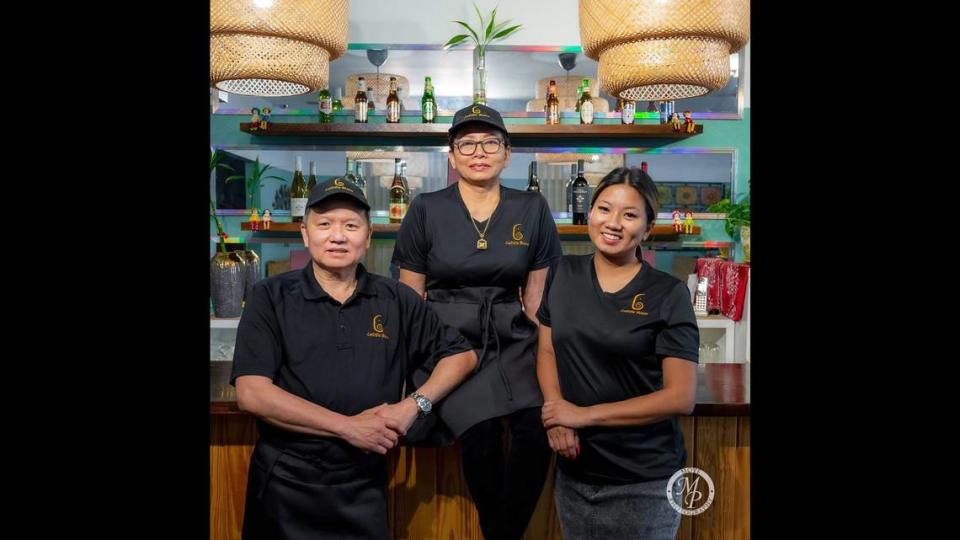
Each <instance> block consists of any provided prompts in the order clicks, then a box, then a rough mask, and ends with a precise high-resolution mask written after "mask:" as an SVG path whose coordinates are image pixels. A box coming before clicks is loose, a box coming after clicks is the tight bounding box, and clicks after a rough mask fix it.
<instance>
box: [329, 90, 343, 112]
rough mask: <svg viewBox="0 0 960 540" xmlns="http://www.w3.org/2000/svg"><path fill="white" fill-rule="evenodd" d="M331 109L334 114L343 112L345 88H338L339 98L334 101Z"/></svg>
mask: <svg viewBox="0 0 960 540" xmlns="http://www.w3.org/2000/svg"><path fill="white" fill-rule="evenodd" d="M330 108H331V109H333V112H340V111H342V110H343V88H337V97H336V98H335V99H334V100H333V103H332V104H331V105H330Z"/></svg>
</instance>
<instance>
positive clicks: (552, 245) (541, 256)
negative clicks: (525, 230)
mask: <svg viewBox="0 0 960 540" xmlns="http://www.w3.org/2000/svg"><path fill="white" fill-rule="evenodd" d="M539 199H540V226H539V229H540V230H539V233H540V234H539V235H538V236H537V239H536V240H537V244H536V247H535V249H534V256H533V263H532V264H531V265H530V270H539V269H541V268H545V267H547V266H549V265H550V263H552V262H554V261H555V260H556V259H558V258H560V256H561V255H563V249H562V248H561V247H560V235H559V234H558V233H557V224H556V222H555V221H553V215H552V214H551V213H550V207H549V206H548V205H547V200H546V199H544V198H543V197H539Z"/></svg>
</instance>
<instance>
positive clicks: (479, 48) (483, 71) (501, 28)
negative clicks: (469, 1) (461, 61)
mask: <svg viewBox="0 0 960 540" xmlns="http://www.w3.org/2000/svg"><path fill="white" fill-rule="evenodd" d="M473 9H474V10H475V11H476V12H477V17H479V18H480V26H479V27H477V29H476V30H475V29H474V28H473V27H472V26H470V25H469V24H467V23H465V22H463V21H451V22H455V23H457V24H459V25H460V26H462V27H464V28H466V29H467V32H469V34H457V35H455V36H453V37H451V38H450V39H449V40H447V42H446V43H444V44H443V50H448V49H450V48H451V47H456V46H457V45H461V44H463V43H465V42H466V41H467V38H470V40H471V41H473V44H474V49H473V102H474V103H480V104H483V105H486V103H487V64H486V53H487V45H490V44H491V43H493V42H495V41H500V40H502V39H506V38H507V37H508V36H510V35H512V34H513V33H515V32H516V31H517V30H520V27H521V26H523V25H521V24H517V25H514V26H508V25H509V24H510V20H509V19H508V20H506V21H503V22H500V23H497V21H496V19H497V8H493V12H492V13H490V18H489V22H487V23H484V20H483V15H481V14H480V8H478V7H477V4H476V3H474V4H473Z"/></svg>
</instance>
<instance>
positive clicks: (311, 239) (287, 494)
mask: <svg viewBox="0 0 960 540" xmlns="http://www.w3.org/2000/svg"><path fill="white" fill-rule="evenodd" d="M369 210H370V206H369V204H368V203H367V201H366V198H365V197H364V195H363V192H362V191H361V190H360V189H359V188H358V187H357V186H356V185H354V184H352V183H351V182H349V181H345V180H342V179H340V178H334V179H332V180H330V181H328V182H325V183H323V184H319V185H317V186H316V187H314V188H313V190H312V191H311V193H310V198H309V199H308V201H307V210H306V214H305V216H304V219H303V223H302V225H301V229H300V230H301V233H302V236H303V243H304V246H305V247H306V248H307V250H308V251H309V252H310V257H311V259H312V261H311V264H309V265H307V266H306V267H304V268H303V269H302V270H296V271H292V272H287V273H284V274H281V275H279V276H275V277H272V278H269V279H267V280H264V281H261V282H259V283H257V284H256V285H255V286H254V287H253V290H252V292H251V296H250V298H249V299H248V300H247V303H246V306H245V308H244V312H243V317H242V318H241V319H240V326H239V329H238V331H237V344H236V350H235V353H234V364H233V373H232V374H231V382H232V384H234V385H235V386H236V387H237V397H238V399H237V401H238V404H239V407H240V409H241V410H244V411H247V412H249V413H251V414H254V415H255V416H256V417H257V427H258V429H259V432H260V438H259V439H258V441H257V444H256V447H255V448H254V451H253V456H252V458H251V462H250V475H249V482H248V486H247V499H246V509H245V515H244V523H243V538H244V539H245V540H250V539H259V538H262V539H280V538H337V539H346V538H365V539H366V538H370V539H373V538H375V539H385V538H386V537H387V535H388V530H387V504H386V484H387V476H386V459H385V457H384V454H386V453H387V451H388V450H389V449H390V448H393V447H394V446H395V445H396V444H397V443H398V440H399V439H400V437H402V436H403V435H404V434H405V433H406V431H407V429H409V428H410V426H411V425H412V424H413V422H414V420H415V419H416V418H417V416H418V415H419V416H422V415H425V414H429V413H430V410H431V408H432V403H433V402H437V401H439V400H440V399H442V398H443V397H444V396H445V395H447V394H448V393H449V392H450V390H452V389H453V388H454V387H455V386H456V385H457V384H459V383H460V381H462V380H463V379H464V378H466V377H467V376H468V375H469V374H470V373H471V372H472V370H473V368H474V367H475V365H476V362H477V357H476V355H475V354H474V352H473V350H472V347H471V346H470V344H469V343H468V342H467V341H466V340H465V339H464V338H463V337H462V336H461V335H460V334H459V333H458V332H457V331H456V330H455V329H453V328H451V327H448V326H446V325H444V324H443V323H442V322H441V321H440V319H439V318H438V317H437V316H436V315H435V314H434V313H433V311H432V310H431V309H430V308H428V307H427V305H426V304H425V303H424V302H423V300H422V298H421V297H420V296H419V295H417V293H416V292H414V291H413V289H411V288H409V287H407V286H405V285H403V286H402V285H400V284H399V283H398V282H397V281H395V280H392V279H389V278H384V277H380V276H377V275H374V274H370V273H368V272H367V271H366V269H365V268H364V267H363V265H362V264H360V260H361V259H363V257H364V256H365V255H366V252H367V250H368V249H369V247H370V239H371V234H372V227H371V225H370V215H369ZM421 367H425V368H426V370H427V371H428V372H431V374H430V376H429V378H428V379H427V380H426V381H425V382H424V383H423V384H422V385H420V387H419V388H417V390H416V391H415V392H413V393H412V394H410V396H408V397H409V399H408V398H403V397H402V392H403V385H404V381H405V380H408V379H409V377H408V374H412V373H413V372H414V371H418V370H419V372H420V373H423V370H422V369H420V368H421ZM398 399H399V401H398ZM389 403H392V404H389ZM388 404H389V405H388Z"/></svg>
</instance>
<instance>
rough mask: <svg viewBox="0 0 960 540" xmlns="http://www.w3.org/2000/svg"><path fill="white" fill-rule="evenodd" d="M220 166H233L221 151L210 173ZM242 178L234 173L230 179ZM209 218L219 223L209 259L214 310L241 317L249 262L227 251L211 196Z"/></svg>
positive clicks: (212, 157)
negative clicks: (215, 243) (221, 157)
mask: <svg viewBox="0 0 960 540" xmlns="http://www.w3.org/2000/svg"><path fill="white" fill-rule="evenodd" d="M217 168H221V169H226V170H229V171H232V170H233V168H232V167H230V166H229V165H227V164H225V163H220V154H219V153H218V152H215V151H213V152H211V153H210V174H213V171H215V170H216V169H217ZM236 178H243V177H242V176H231V177H230V178H228V179H227V180H228V181H229V180H232V179H236ZM210 217H211V218H212V219H213V222H214V223H215V224H216V226H217V236H218V237H219V241H218V242H217V245H218V248H219V249H218V250H217V252H216V253H215V254H214V255H213V258H212V259H210V296H211V297H212V298H213V313H214V315H215V316H217V317H239V316H240V312H241V310H242V309H243V294H244V281H245V273H246V266H247V265H246V262H245V261H244V259H243V257H242V256H241V255H240V254H238V253H236V252H233V253H231V252H228V251H227V242H226V240H227V233H226V232H225V231H224V229H223V224H222V223H221V222H220V218H219V217H218V216H217V207H216V205H215V204H214V203H213V199H210Z"/></svg>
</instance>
